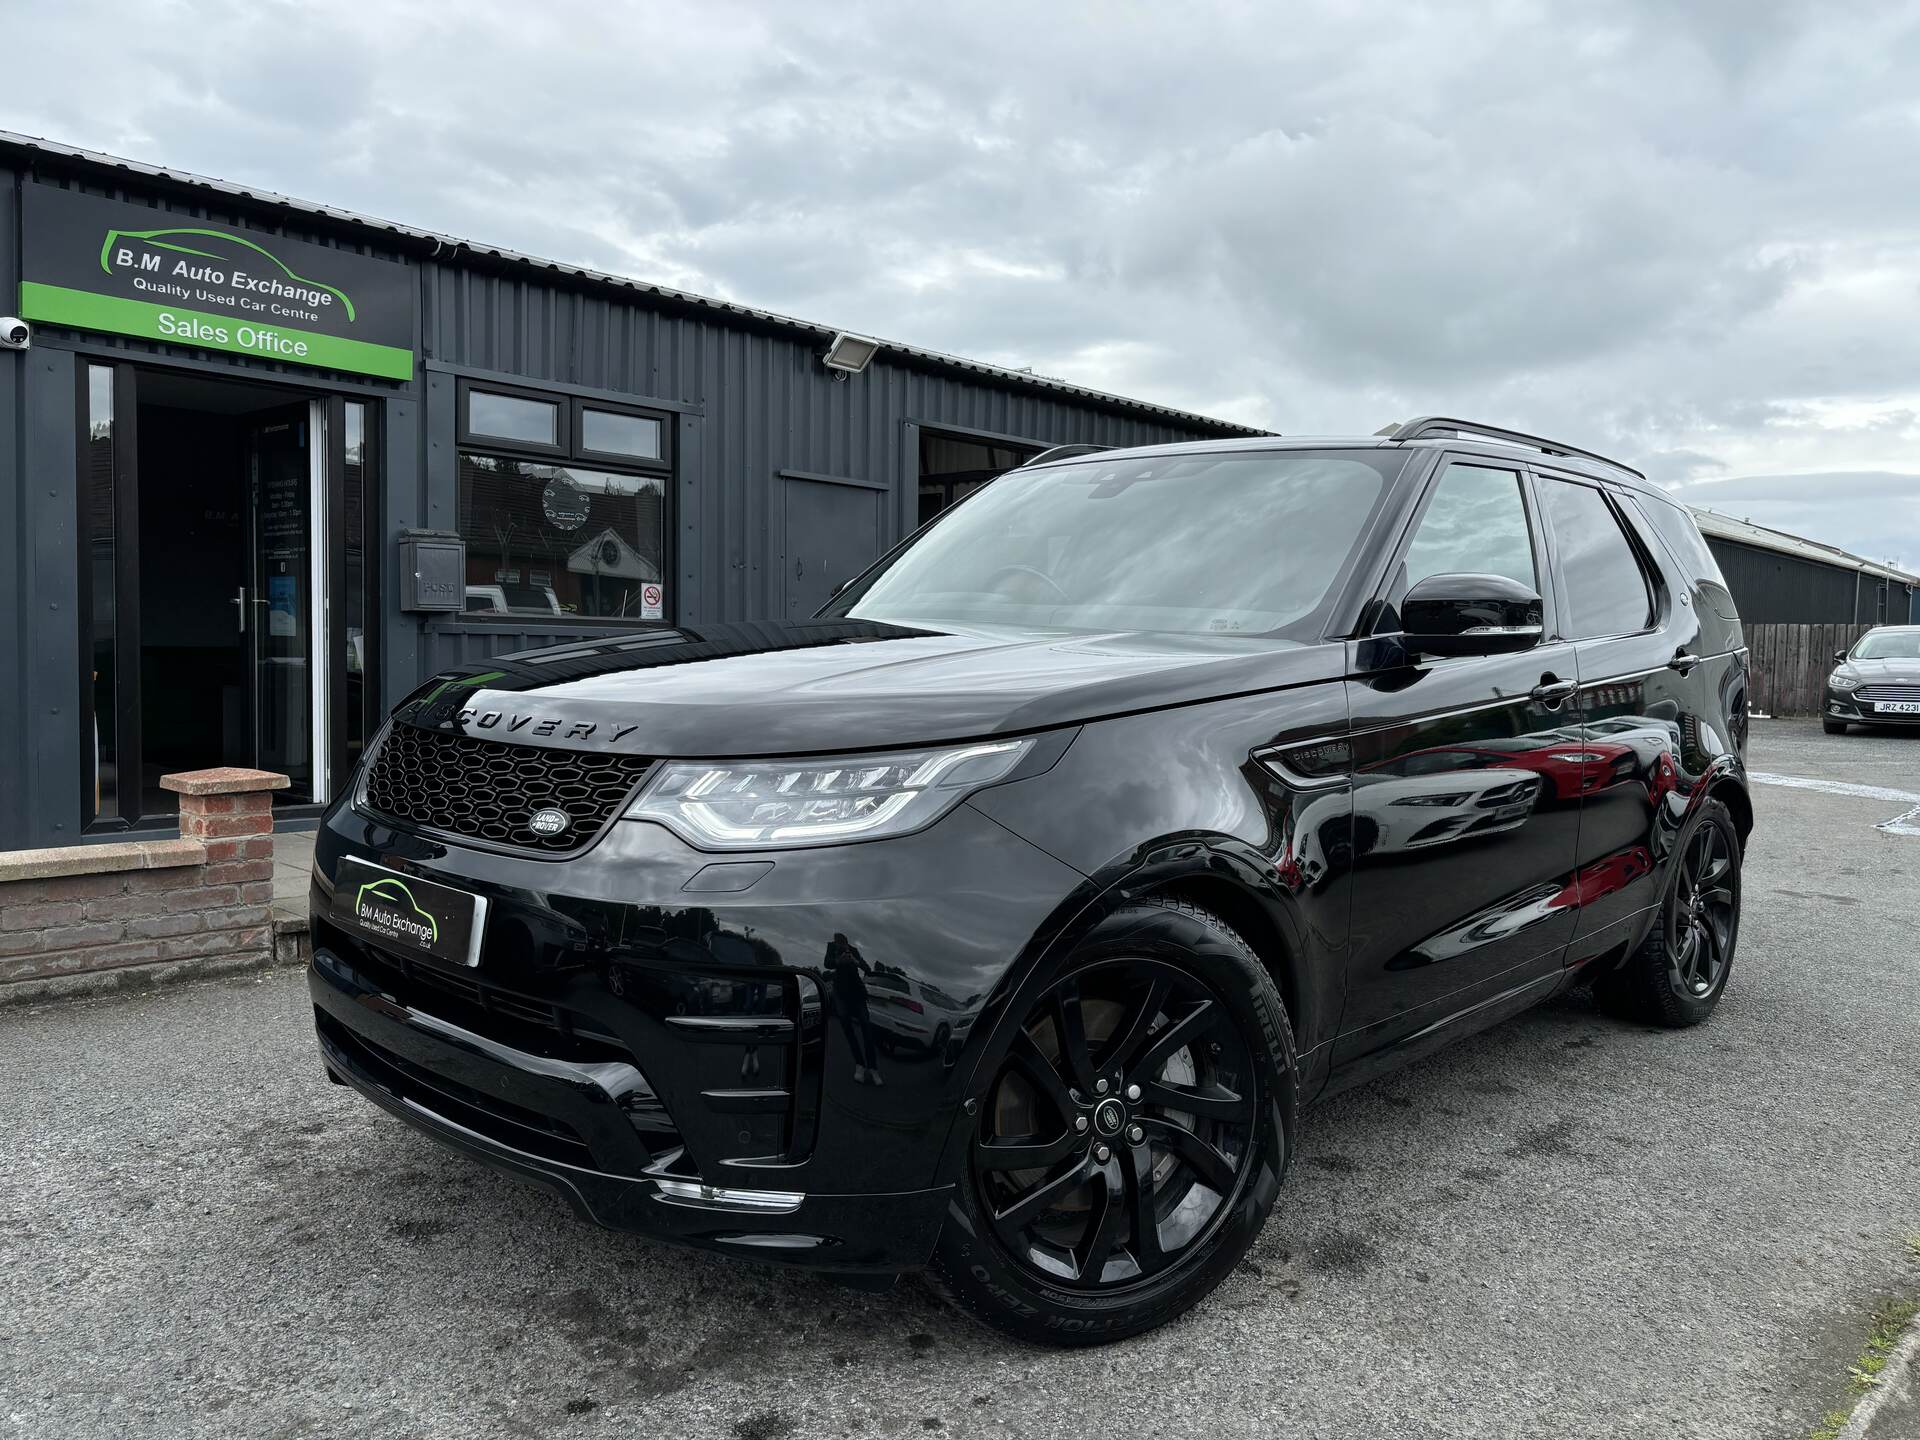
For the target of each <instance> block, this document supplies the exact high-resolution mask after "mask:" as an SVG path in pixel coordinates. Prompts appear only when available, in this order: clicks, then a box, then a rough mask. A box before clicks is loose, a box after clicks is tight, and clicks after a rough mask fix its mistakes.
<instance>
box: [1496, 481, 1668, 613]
mask: <svg viewBox="0 0 1920 1440" xmlns="http://www.w3.org/2000/svg"><path fill="white" fill-rule="evenodd" d="M1528 468H1529V470H1530V471H1531V473H1532V475H1533V480H1534V484H1535V485H1536V486H1546V485H1549V484H1561V485H1577V486H1580V487H1582V488H1584V489H1587V490H1593V491H1596V492H1598V494H1599V496H1600V503H1601V504H1602V505H1604V506H1606V508H1607V512H1608V514H1609V515H1611V516H1612V518H1613V523H1614V527H1615V528H1616V529H1618V530H1619V532H1620V536H1621V538H1622V539H1624V540H1625V541H1626V542H1627V553H1628V554H1629V555H1631V556H1632V557H1633V563H1634V565H1635V567H1636V568H1637V569H1638V570H1639V571H1640V583H1641V585H1642V586H1643V587H1645V589H1646V594H1647V622H1646V624H1644V625H1642V626H1641V627H1640V628H1638V629H1636V630H1610V631H1608V632H1607V633H1606V634H1604V635H1579V636H1575V635H1569V634H1567V633H1566V631H1565V629H1564V626H1565V625H1570V624H1571V623H1572V617H1573V595H1572V592H1571V591H1570V590H1569V589H1568V588H1567V584H1566V580H1567V577H1566V571H1565V567H1564V566H1563V564H1562V563H1561V556H1560V544H1559V538H1558V536H1556V535H1555V534H1554V533H1553V526H1552V524H1551V523H1550V522H1549V521H1548V519H1547V492H1546V491H1545V490H1544V489H1541V490H1540V491H1539V507H1540V521H1541V524H1540V528H1541V532H1542V534H1543V535H1544V536H1545V538H1546V542H1547V548H1548V551H1549V563H1550V566H1551V570H1550V573H1551V575H1552V577H1553V590H1554V596H1555V599H1556V600H1557V602H1558V604H1557V606H1556V612H1557V613H1556V616H1555V623H1554V629H1553V633H1554V634H1555V635H1556V636H1557V637H1558V638H1560V639H1562V640H1566V641H1568V642H1570V643H1572V644H1576V645H1591V644H1597V643H1599V642H1601V641H1605V640H1628V639H1633V638H1635V637H1636V636H1642V635H1652V634H1654V633H1655V632H1657V631H1658V630H1659V629H1660V628H1661V626H1662V624H1663V623H1664V622H1665V616H1666V612H1667V608H1668V604H1669V599H1668V594H1669V592H1668V589H1667V581H1666V575H1665V572H1664V571H1662V570H1661V568H1660V565H1659V563H1658V562H1657V560H1655V558H1654V557H1653V556H1652V555H1650V554H1649V553H1648V551H1647V548H1646V545H1645V542H1644V541H1643V540H1642V539H1641V536H1640V531H1639V528H1638V527H1637V526H1636V525H1635V524H1634V521H1633V516H1632V515H1631V514H1629V513H1628V511H1627V507H1626V504H1625V501H1624V499H1623V498H1622V496H1621V495H1620V494H1619V493H1618V492H1617V491H1616V490H1615V488H1614V487H1613V486H1611V485H1608V484H1607V483H1606V482H1605V481H1602V480H1599V479H1596V478H1595V477H1593V476H1591V475H1577V474H1569V473H1567V472H1565V471H1560V470H1546V469H1542V468H1540V467H1539V466H1529V467H1528Z"/></svg>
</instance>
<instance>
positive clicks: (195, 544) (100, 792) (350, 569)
mask: <svg viewBox="0 0 1920 1440" xmlns="http://www.w3.org/2000/svg"><path fill="white" fill-rule="evenodd" d="M77 368H78V370H79V374H78V376H77V377H76V378H77V380H78V382H79V383H78V385H77V387H76V394H75V404H76V407H77V418H78V421H79V437H78V438H79V445H80V448H79V456H78V459H79V475H78V480H79V485H78V494H77V496H76V501H77V508H78V516H77V519H78V521H79V528H80V534H81V537H82V543H81V546H80V557H79V558H80V576H79V582H80V583H79V591H80V597H79V598H80V602H81V604H80V611H81V613H80V616H79V622H80V636H81V643H80V647H79V650H80V654H79V656H78V660H79V665H78V673H77V674H76V676H75V684H76V688H77V689H78V691H79V700H80V704H79V706H78V707H77V708H78V710H79V716H78V732H79V733H78V735H77V737H76V739H77V740H78V742H79V751H80V753H79V756H78V757H77V758H78V760H79V768H80V775H79V790H80V797H81V810H82V816H81V819H82V823H83V825H84V827H85V828H86V829H87V830H88V831H90V832H93V833H100V832H106V831H116V830H127V829H131V828H146V827H150V826H151V827H159V826H164V825H166V824H168V823H169V822H170V821H171V819H172V816H173V813H174V811H175V809H176V805H177V797H175V796H174V795H173V794H171V792H169V791H167V790H165V789H163V788H162V787H161V785H160V783H159V782H160V778H161V777H162V776H163V775H166V774H169V773H171V772H174V771H180V770H197V769H201V768H204V767H208V766H215V765H243V766H252V767H256V768H259V769H263V770H276V771H280V772H282V773H283V774H285V775H287V776H288V778H289V779H290V781H291V782H292V783H291V785H290V786H289V788H288V789H286V790H284V791H281V792H279V794H277V795H276V796H275V800H276V803H279V804H294V805H299V804H319V803H324V802H325V801H327V800H329V799H331V798H332V786H333V784H335V783H337V781H338V780H339V779H340V778H341V777H344V776H345V775H347V774H348V773H350V771H351V769H352V766H353V763H354V761H355V760H356V759H357V758H358V755H359V751H360V748H361V746H362V745H363V743H364V740H365V737H366V736H367V735H368V734H370V733H372V729H373V727H374V726H375V725H377V723H378V719H379V714H380V710H379V705H380V695H379V686H378V683H377V680H378V659H379V656H378V644H377V640H378V635H377V631H378V626H377V624H376V623H374V617H377V615H378V613H379V612H378V609H377V606H376V605H375V604H374V599H373V597H374V595H375V592H376V588H377V587H376V572H377V570H378V566H377V565H376V564H373V563H370V561H369V557H370V556H373V555H376V554H377V553H378V542H377V536H378V533H379V530H378V514H379V499H378V488H379V487H378V485H377V483H376V481H377V476H378V473H379V470H378V461H377V456H378V453H379V434H380V428H379V418H380V416H379V407H378V406H377V405H375V404H372V403H370V402H367V401H363V400H358V399H349V398H347V397H345V396H341V395H333V396H325V397H322V396H319V395H315V394H306V395H302V394H300V393H298V392H294V391H290V390H288V389H286V388H283V387H281V386H279V385H272V384H267V383H262V382H259V381H255V380H252V379H250V378H247V379H243V378H240V377H232V378H229V377H225V376H213V375H208V374H204V373H196V372H188V371H183V370H180V369H162V368H157V367H147V366H135V365H133V364H131V363H128V362H125V361H118V360H104V359H102V360H92V359H88V360H84V361H81V362H80V363H79V364H78V366H77Z"/></svg>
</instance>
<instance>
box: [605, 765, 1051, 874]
mask: <svg viewBox="0 0 1920 1440" xmlns="http://www.w3.org/2000/svg"><path fill="white" fill-rule="evenodd" d="M1032 748H1033V741H1032V740H1030V739H1028V740H993V741H983V742H981V743H979V744H976V745H953V746H943V747H942V748H940V749H937V750H896V751H892V752H889V753H887V754H883V755H830V756H824V757H822V758H819V759H814V760H765V761H739V762H735V761H713V760H670V761H667V762H666V763H665V764H663V765H662V766H661V767H660V770H659V773H658V774H656V775H655V776H654V778H653V780H652V781H651V783H649V784H648V786H647V788H646V789H645V790H643V791H641V792H640V795H639V796H638V798H636V799H635V800H634V802H633V805H632V806H631V807H630V808H629V809H628V811H627V816H628V818H629V819H634V820H655V821H658V822H659V823H660V824H662V825H665V826H666V827H667V828H668V829H669V830H671V831H673V832H674V834H676V835H678V836H679V837H680V838H681V839H683V840H685V841H686V842H687V843H688V844H690V845H696V846H698V847H699V848H700V849H702V850H766V849H773V848H776V847H779V846H785V845H833V844H838V843H840V842H843V841H847V840H878V839H882V838H884V837H886V836H889V835H905V834H907V833H908V832H910V831H914V830H918V829H921V828H922V827H923V826H926V825H931V824H932V823H933V822H934V821H935V820H937V819H939V818H940V817H941V816H942V815H944V814H946V812H947V811H948V810H951V809H952V808H953V807H954V806H955V805H957V804H959V803H960V801H961V800H962V799H963V798H964V797H965V796H966V794H967V792H968V791H970V790H976V789H978V788H979V787H980V786H982V785H991V784H992V783H993V782H994V781H996V780H1004V779H1006V777H1007V776H1008V775H1010V774H1012V773H1013V767H1014V766H1016V765H1018V764H1019V763H1020V761H1021V760H1022V759H1023V758H1025V756H1026V754H1027V752H1028V751H1029V750H1031V749H1032Z"/></svg>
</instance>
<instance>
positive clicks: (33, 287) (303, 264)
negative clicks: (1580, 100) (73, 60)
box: [20, 185, 414, 380]
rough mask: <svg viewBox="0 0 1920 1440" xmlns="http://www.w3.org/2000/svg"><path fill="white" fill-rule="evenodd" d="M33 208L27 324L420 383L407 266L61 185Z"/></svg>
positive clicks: (30, 202)
mask: <svg viewBox="0 0 1920 1440" xmlns="http://www.w3.org/2000/svg"><path fill="white" fill-rule="evenodd" d="M26 197H27V204H26V216H25V221H26V223H25V226H24V231H25V236H24V238H25V242H26V243H25V246H24V251H25V266H24V269H25V275H26V278H25V279H24V280H23V281H22V282H21V285H20V313H21V315H22V316H23V317H24V318H26V319H28V320H37V321H40V322H42V323H44V324H48V325H65V326H70V327H72V328H74V329H78V330H100V331H107V332H110V333H112V334H115V335H133V336H138V337H139V338H140V339H142V340H154V341H159V342H161V343H163V344H169V345H185V346H189V347H192V348H194V349H199V350H221V351H226V352H228V353H231V354H236V355H251V356H254V357H256V358H258V359H262V360H277V361H280V362H282V363H284V364H289V365H312V366H315V367H318V368H320V369H325V370H341V371H348V372H351V373H353V374H356V375H378V376H381V377H383V378H385V379H389V380H409V379H412V378H413V296H414V292H413V284H412V281H411V279H410V277H409V274H408V271H407V268H406V266H404V265H402V264H400V263H398V262H396V261H391V260H377V259H374V258H372V257H371V256H366V255H359V254H355V253H354V252H352V251H348V250H334V249H330V248H328V247H327V246H324V245H314V244H311V243H309V242H307V241H304V240H289V239H286V238H284V237H282V236H278V235H268V234H265V233H263V232H256V231H250V230H243V229H240V228H238V227H235V226H225V225H215V224H211V223H209V222H205V221H202V220H199V219H197V218H195V217H192V216H186V215H174V214H171V213H169V212H167V211H164V210H155V209H152V208H150V207H148V206H144V205H132V204H127V203H125V202H122V201H117V200H103V199H101V198H99V197H98V196H93V195H85V194H81V193H80V192H78V191H72V190H61V189H57V188H55V187H53V186H46V185H29V186H27V187H26ZM165 222H176V223H165Z"/></svg>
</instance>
